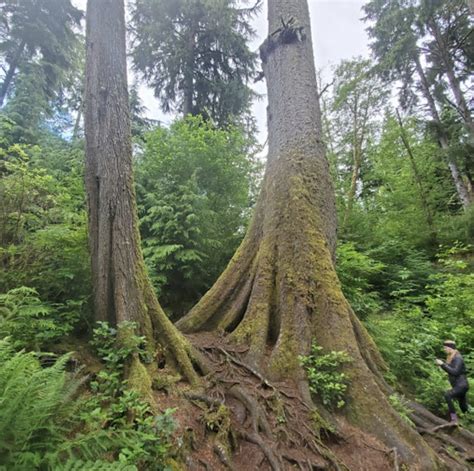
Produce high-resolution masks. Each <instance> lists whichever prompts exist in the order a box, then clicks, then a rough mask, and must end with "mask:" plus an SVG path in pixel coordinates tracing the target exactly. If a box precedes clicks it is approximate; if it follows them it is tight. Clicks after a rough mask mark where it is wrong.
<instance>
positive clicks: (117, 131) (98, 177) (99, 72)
mask: <svg viewBox="0 0 474 471" xmlns="http://www.w3.org/2000/svg"><path fill="white" fill-rule="evenodd" d="M86 45H87V56H86V81H85V93H84V97H85V99H84V101H85V103H84V104H85V110H84V121H85V137H86V168H85V183H86V191H87V199H88V210H89V247H90V253H91V262H92V279H93V286H94V311H95V319H96V320H98V321H108V322H110V323H112V324H114V325H117V324H119V323H121V322H123V321H132V322H135V323H136V324H137V327H138V332H139V333H140V334H141V335H144V336H145V337H146V339H147V346H148V349H149V352H150V354H154V352H155V346H156V342H157V341H158V342H159V343H161V345H162V346H163V347H164V348H165V349H166V351H167V352H168V359H169V360H170V361H171V362H172V363H173V364H175V365H176V366H177V367H178V369H179V370H180V371H181V372H182V373H183V374H184V375H185V376H186V377H187V378H188V379H189V380H190V381H192V382H195V381H196V380H197V375H196V373H195V371H194V368H193V366H192V363H191V356H190V355H191V354H192V348H191V347H190V345H189V344H188V343H187V341H186V340H185V339H184V338H183V337H182V336H181V335H180V334H179V332H178V331H177V330H176V329H175V328H174V326H173V325H172V324H171V322H170V321H169V319H168V318H167V317H166V315H165V313H164V312H163V310H162V309H161V307H160V305H159V303H158V301H157V299H156V296H155V294H154V292H153V288H152V285H151V282H150V280H149V279H148V276H147V274H146V270H145V264H144V260H143V255H142V252H141V249H140V235H139V232H138V216H137V208H136V202H135V192H134V185H133V174H132V145H131V129H130V115H129V114H130V113H129V100H128V87H127V72H126V51H125V21H124V4H123V0H88V4H87V32H86ZM134 364H135V367H136V368H139V365H140V364H139V363H138V364H137V363H136V362H135V363H134ZM141 370H144V367H143V366H142V367H141ZM137 387H138V388H140V387H143V385H140V384H138V385H137Z"/></svg>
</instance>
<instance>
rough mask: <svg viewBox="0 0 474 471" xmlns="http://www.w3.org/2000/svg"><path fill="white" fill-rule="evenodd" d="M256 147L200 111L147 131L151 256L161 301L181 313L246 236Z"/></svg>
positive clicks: (140, 173) (145, 186)
mask: <svg viewBox="0 0 474 471" xmlns="http://www.w3.org/2000/svg"><path fill="white" fill-rule="evenodd" d="M251 152H252V141H251V140H250V139H249V138H248V137H246V135H245V133H243V132H242V131H241V130H240V129H238V128H233V127H230V128H228V129H226V130H220V129H216V128H214V127H213V126H212V125H211V124H210V123H208V122H205V121H203V119H202V118H200V117H188V118H186V119H184V120H181V121H177V122H175V123H174V124H173V125H172V126H171V127H170V128H169V129H166V128H158V129H155V130H154V131H152V132H149V133H147V134H146V135H145V146H144V149H143V154H141V155H140V156H139V157H138V159H137V189H138V194H137V196H138V204H139V212H140V217H141V233H142V238H143V249H144V255H145V260H146V262H147V265H148V267H149V272H150V275H151V277H152V279H153V282H154V285H155V287H156V288H157V290H158V293H159V296H160V300H161V302H162V303H163V304H164V306H165V307H168V308H169V309H171V311H172V312H174V313H175V314H177V315H179V314H181V313H183V310H185V309H187V308H190V307H191V305H192V304H194V303H195V302H196V301H197V300H198V299H199V297H200V296H202V295H203V294H204V293H205V291H207V289H208V288H209V287H210V286H211V285H212V283H213V282H214V281H215V280H216V278H217V277H218V275H219V274H220V273H221V272H222V271H223V270H224V268H225V266H226V264H227V262H228V260H229V259H230V257H231V256H232V255H233V253H234V251H235V249H236V248H237V246H238V244H239V243H240V241H241V239H242V237H243V234H244V232H245V228H246V224H247V220H248V217H249V215H250V209H251V206H252V202H253V199H254V197H255V192H256V188H255V187H256V184H257V182H258V176H259V168H260V166H259V164H258V163H257V161H256V160H254V158H253V156H252V154H251ZM249 153H250V154H249Z"/></svg>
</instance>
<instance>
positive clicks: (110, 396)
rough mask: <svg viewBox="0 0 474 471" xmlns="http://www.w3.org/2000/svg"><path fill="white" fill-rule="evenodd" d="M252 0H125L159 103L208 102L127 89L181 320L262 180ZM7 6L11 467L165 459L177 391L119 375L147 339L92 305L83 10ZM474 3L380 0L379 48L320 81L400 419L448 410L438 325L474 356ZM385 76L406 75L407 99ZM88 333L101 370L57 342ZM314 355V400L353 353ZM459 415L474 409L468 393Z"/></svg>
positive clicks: (352, 287)
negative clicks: (161, 406) (161, 391)
mask: <svg viewBox="0 0 474 471" xmlns="http://www.w3.org/2000/svg"><path fill="white" fill-rule="evenodd" d="M259 3H260V2H256V7H255V9H252V7H251V6H247V7H246V8H240V9H239V8H238V5H237V2H233V1H222V2H221V1H219V2H207V1H197V0H193V1H179V2H176V1H165V0H160V1H153V2H152V1H148V0H147V1H145V0H141V1H136V2H135V4H134V9H133V11H132V17H133V25H132V30H133V31H132V33H133V41H134V52H133V60H134V64H135V67H136V69H137V70H139V71H140V72H141V73H142V74H143V76H144V77H145V80H146V81H147V82H148V83H149V84H151V85H152V86H153V88H154V91H155V94H156V95H157V96H158V97H159V98H160V100H161V106H162V108H163V109H165V110H172V109H174V110H179V111H188V112H189V114H191V115H194V116H187V117H185V118H183V119H175V120H174V121H173V122H172V124H171V125H170V126H169V127H160V126H157V124H156V122H153V121H152V120H149V119H147V117H146V116H144V111H145V109H144V106H143V104H142V103H141V101H140V97H139V90H140V88H139V84H137V85H136V86H134V87H133V88H132V90H131V94H130V95H131V100H130V101H131V115H132V120H133V124H134V126H133V135H134V139H135V146H134V151H135V156H134V165H135V171H136V172H135V184H136V193H137V202H138V209H139V216H140V231H141V237H142V248H143V252H144V256H145V262H146V265H147V269H148V273H149V275H150V277H151V279H152V282H153V284H154V287H155V289H156V291H157V293H158V295H159V298H160V302H161V303H162V304H163V306H164V307H165V309H166V312H167V313H168V315H169V316H170V317H171V318H172V319H173V320H175V319H177V318H179V317H180V316H181V315H183V314H184V313H185V312H186V311H187V310H188V309H189V308H190V307H191V306H192V305H193V304H194V303H195V302H196V301H197V300H198V299H199V298H200V297H201V296H202V295H203V294H204V293H205V292H206V291H207V289H208V288H209V287H210V286H211V285H212V284H213V282H214V281H215V280H216V278H217V277H218V275H219V274H220V273H221V272H222V271H223V270H224V268H225V267H226V265H227V263H228V261H229V260H230V258H231V257H232V255H233V253H234V252H235V250H236V248H237V247H238V245H239V243H240V242H241V240H242V237H243V235H244V233H245V229H246V226H247V224H248V222H249V219H250V217H251V213H252V207H253V204H254V201H255V199H256V195H257V192H258V187H259V183H260V178H261V162H259V160H258V159H257V157H256V154H257V151H258V149H257V146H256V145H255V140H254V137H253V136H252V134H251V133H249V132H248V129H245V126H242V124H241V123H242V121H243V119H241V118H242V117H243V116H244V115H245V112H246V111H247V110H248V106H249V103H250V98H251V96H252V92H251V90H250V88H249V80H250V79H251V78H253V77H254V75H255V70H256V65H255V55H254V54H253V53H252V52H250V49H249V46H248V39H249V38H250V37H251V35H252V29H251V26H250V23H249V20H250V18H251V17H252V15H253V14H254V13H255V12H256V10H257V9H258V5H259ZM0 8H1V9H2V14H3V16H2V21H1V22H0V61H1V65H2V68H3V69H4V73H3V75H2V77H1V85H2V90H0V106H1V102H2V101H3V100H4V102H5V106H3V108H1V109H0V469H1V470H3V469H5V470H6V469H8V470H24V469H55V470H82V469H87V470H94V469H101V470H107V469H110V470H112V469H114V470H115V469H117V470H124V471H125V470H126V471H132V470H136V469H152V470H153V469H157V470H158V469H164V468H165V467H166V466H167V465H169V464H170V463H171V461H169V460H170V459H171V456H172V455H173V453H174V451H176V450H178V448H179V447H178V446H177V444H176V443H174V442H173V434H174V433H175V424H174V420H173V415H172V411H167V412H165V413H164V414H163V415H155V412H153V411H152V409H151V408H150V406H149V404H147V402H146V401H145V400H144V398H143V397H140V396H139V394H137V393H136V392H133V391H132V390H131V389H130V388H129V387H128V386H129V385H127V383H125V382H124V381H123V375H124V371H125V370H126V368H127V367H128V366H129V364H130V362H131V361H132V359H133V358H135V357H139V358H141V359H142V360H143V363H147V362H149V361H150V358H147V356H146V354H145V349H144V339H143V338H141V337H136V336H131V337H130V338H129V342H128V343H127V344H125V345H124V344H123V343H121V339H120V338H119V337H120V335H119V333H120V329H127V328H130V327H131V326H127V325H122V326H110V325H108V324H106V323H103V324H100V325H92V321H91V319H92V316H91V312H90V310H91V309H90V298H91V294H92V290H93V287H92V286H91V279H90V278H91V277H90V261H89V255H88V248H87V217H86V208H85V206H86V205H85V197H84V186H83V160H84V151H83V142H82V140H81V138H80V133H79V132H78V130H79V128H80V121H81V119H80V118H81V93H82V81H81V73H82V72H81V71H82V68H83V64H82V63H83V57H84V51H83V42H82V41H81V38H80V36H79V35H78V32H77V31H76V28H78V26H79V24H80V19H81V17H82V14H81V12H79V11H78V10H76V9H75V8H74V7H72V6H71V4H70V2H69V1H63V0H61V1H57V0H48V1H44V2H35V1H0ZM466 8H467V3H466V2H465V1H462V0H456V1H452V2H416V1H411V0H410V1H408V0H407V1H398V2H393V1H388V0H371V1H369V2H367V5H366V7H365V12H366V15H367V18H366V20H367V22H368V23H367V24H368V26H369V32H370V35H371V38H372V46H371V47H372V50H373V60H368V59H360V58H356V59H353V60H348V61H344V62H342V63H341V64H340V65H339V66H338V67H337V68H336V69H335V71H334V83H333V86H332V87H329V88H328V89H327V90H326V91H325V93H324V94H323V95H322V97H321V99H322V105H323V107H322V108H323V110H324V116H323V123H324V137H325V141H326V144H327V150H328V155H329V159H330V164H331V170H332V173H333V177H334V183H335V185H334V186H335V189H336V194H337V205H338V207H337V209H338V214H339V219H340V231H339V239H340V240H339V245H338V249H337V272H338V276H339V280H340V282H341V284H342V288H343V291H344V294H345V296H346V297H347V299H348V300H349V302H350V303H351V305H352V307H353V308H354V311H355V312H356V314H357V315H358V316H359V318H360V319H362V320H363V321H364V323H365V325H366V326H367V327H368V329H369V331H370V333H371V334H372V336H373V337H374V339H375V341H376V343H377V344H378V347H379V348H380V350H381V352H382V355H383V356H384V358H385V360H386V361H387V363H388V365H389V367H390V371H389V372H388V374H387V380H388V381H389V382H390V384H391V385H392V386H393V387H394V389H395V390H396V393H394V395H393V396H392V397H391V399H390V400H391V402H392V404H393V405H394V407H395V408H396V409H397V410H398V411H399V413H400V414H401V415H402V417H404V418H405V419H406V420H407V421H408V420H409V418H408V415H409V412H410V411H409V410H408V408H407V400H408V399H416V400H417V401H419V402H421V403H422V404H424V405H425V406H427V407H428V408H429V409H430V410H431V411H433V412H434V413H435V414H438V415H440V416H444V415H445V413H446V406H445V402H444V399H443V392H444V391H445V390H447V389H448V387H449V384H448V382H447V377H446V374H445V373H444V372H443V371H441V370H440V369H439V368H437V367H436V365H435V363H434V360H435V358H443V357H444V353H443V351H442V343H443V341H444V340H446V339H448V338H449V339H453V340H455V341H456V343H457V345H458V346H459V349H460V351H461V352H462V354H463V356H464V358H465V361H466V364H467V366H468V371H469V375H471V376H472V371H474V334H473V330H472V325H473V322H474V275H473V267H474V249H473V246H472V244H473V241H474V205H472V203H471V204H469V201H467V200H465V199H463V197H462V194H461V193H460V191H459V184H460V182H461V183H462V185H463V186H464V189H465V190H466V191H467V193H466V194H467V195H468V197H471V198H472V194H473V192H472V175H473V168H472V165H473V162H474V160H473V159H472V155H473V149H474V146H473V141H472V121H470V116H469V115H468V114H466V109H465V108H463V107H464V106H468V105H467V104H468V103H469V101H470V100H469V98H470V97H469V93H468V89H467V87H466V84H467V80H468V71H470V68H471V67H472V64H471V61H472V38H473V35H472V34H469V31H470V28H472V25H471V23H470V22H469V20H468V15H467V14H466ZM51 12H54V14H53V13H51ZM436 35H437V38H438V40H437V41H436V40H435V36H436ZM190 40H192V41H194V46H195V47H194V56H193V57H190V56H189V55H188V53H189V52H190V51H189V50H188V47H187V45H188V42H189V41H190ZM158 43H159V47H158ZM169 51H172V52H173V54H170V53H169ZM446 51H448V52H449V53H450V55H449V57H451V59H452V62H449V61H447V56H446V54H445V53H446ZM175 52H176V54H174V53H175ZM418 59H420V61H421V62H420V61H419V60H418ZM420 64H421V66H422V68H421V70H420V67H419V66H420ZM10 70H11V77H10V76H9V75H8V74H9V73H10V72H9V71H10ZM453 74H454V75H453ZM386 80H390V81H391V82H393V83H395V81H398V82H396V83H399V84H400V85H401V86H402V87H401V90H400V93H399V94H398V97H397V98H399V100H400V107H401V109H399V110H397V109H396V108H395V107H394V103H395V101H394V100H393V99H392V100H390V99H389V98H388V89H387V82H386ZM190 83H192V84H193V88H192V89H190V88H189V86H188V85H189V84H190ZM187 84H188V85H187ZM457 86H458V88H456V87H457ZM458 92H459V93H460V94H459V93H458ZM186 100H188V103H187V104H186V102H185V101H186ZM466 103H467V104H466ZM404 110H409V113H408V114H409V117H407V114H404ZM433 110H434V112H433ZM209 118H212V119H209ZM234 118H239V119H234ZM73 123H76V126H75V130H74V131H73V129H72V128H73ZM229 123H238V124H237V125H231V124H229ZM453 168H454V169H457V171H458V174H459V180H458V181H456V180H455V179H453ZM468 199H469V198H468ZM466 201H467V203H466ZM471 201H472V200H471ZM90 337H92V338H93V341H92V346H94V347H95V350H93V349H92V347H91V345H90V344H89V339H90ZM76 349H77V350H80V349H85V350H86V351H87V352H89V356H90V357H93V358H95V360H96V362H97V363H98V364H99V366H98V368H96V369H95V370H94V371H93V372H89V374H90V375H91V376H90V377H87V378H86V374H85V372H83V371H82V370H81V369H80V368H79V369H78V368H77V366H78V365H77V362H85V363H86V367H87V368H89V367H90V366H91V365H90V364H87V363H88V361H87V359H84V358H83V357H80V356H79V355H76V353H77V352H76V353H74V352H73V353H71V354H67V355H66V356H64V355H62V353H63V352H65V351H69V350H76ZM58 352H59V353H58ZM88 358H89V357H88ZM89 360H90V358H89ZM301 361H302V363H303V365H304V366H305V368H306V371H307V373H308V379H309V382H310V385H311V391H312V393H313V394H314V395H315V397H316V399H317V400H319V401H320V402H322V403H324V404H325V405H326V406H328V407H329V408H333V409H337V408H338V407H342V406H343V405H344V393H345V391H346V389H347V388H350V384H348V383H347V378H346V376H345V374H344V369H350V364H347V363H346V356H345V355H344V352H323V351H322V350H321V349H320V347H318V346H317V345H314V346H313V350H312V353H311V355H310V356H308V357H305V358H302V359H301ZM96 366H97V365H96ZM77 370H78V371H77ZM473 390H474V384H473V383H472V379H471V391H473ZM470 395H471V402H472V392H471V393H470ZM405 398H406V399H405ZM212 420H214V419H212V417H211V418H210V419H209V423H210V424H211V425H209V428H212V427H213V426H212ZM462 421H463V424H465V425H470V424H471V425H472V421H473V419H472V412H470V413H468V414H467V415H466V416H464V417H463V418H462Z"/></svg>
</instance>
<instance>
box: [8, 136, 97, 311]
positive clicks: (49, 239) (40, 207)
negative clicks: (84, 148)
mask: <svg viewBox="0 0 474 471" xmlns="http://www.w3.org/2000/svg"><path fill="white" fill-rule="evenodd" d="M59 154H60V157H61V158H63V165H65V163H64V162H68V168H67V169H63V171H59V170H58V169H56V171H55V172H53V170H52V169H49V168H45V167H44V165H46V161H45V159H49V158H50V157H48V152H47V151H45V150H43V149H42V148H40V147H39V146H25V145H18V144H16V145H13V146H11V147H9V148H7V149H6V150H5V149H0V172H1V177H2V178H0V263H2V266H3V268H4V270H1V271H0V292H5V291H8V290H10V289H14V288H17V287H19V286H28V287H30V288H34V289H36V290H37V292H38V293H39V295H40V297H41V299H44V300H47V301H48V302H50V303H61V304H69V308H70V307H71V306H72V305H74V310H76V311H80V312H81V316H82V317H85V316H86V314H87V299H88V296H89V293H90V292H91V283H90V268H89V257H88V254H87V234H86V213H85V208H84V190H83V183H82V181H83V179H82V176H81V172H80V171H79V170H78V168H77V167H78V165H79V163H78V162H79V155H77V151H76V150H74V151H73V150H67V149H63V150H62V151H61V152H60V153H59ZM56 157H57V158H59V157H58V156H56ZM69 308H68V309H69Z"/></svg>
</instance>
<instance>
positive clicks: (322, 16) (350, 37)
mask: <svg viewBox="0 0 474 471" xmlns="http://www.w3.org/2000/svg"><path fill="white" fill-rule="evenodd" d="M73 3H74V4H75V5H76V6H77V7H79V8H81V9H85V5H86V0H73ZM264 3H265V7H264V9H263V10H262V12H261V13H260V15H259V16H258V18H256V19H255V21H254V27H255V29H256V30H257V37H256V38H255V40H254V41H253V42H252V44H251V47H252V49H254V50H257V49H258V47H259V46H260V44H261V43H262V42H263V40H264V39H265V37H266V35H267V24H266V23H267V12H266V2H264ZM308 3H309V9H310V15H311V28H312V35H313V42H314V53H315V61H316V68H317V70H318V71H320V72H321V74H322V77H323V82H325V81H326V82H327V81H329V80H330V77H331V69H332V68H333V67H334V66H335V65H337V64H338V63H339V62H340V61H341V60H342V59H350V58H352V57H356V56H368V54H369V51H368V38H367V34H366V32H365V25H364V23H363V22H362V21H361V20H360V18H361V17H362V11H361V8H362V5H363V4H364V3H365V0H308ZM257 91H258V93H260V94H263V95H264V94H265V93H266V90H265V85H264V82H263V81H262V82H259V83H258V87H257ZM140 95H141V97H142V99H143V101H144V105H145V106H146V107H147V109H148V116H149V117H150V118H154V119H159V120H160V121H162V122H164V123H170V122H171V121H172V119H173V116H171V115H163V113H161V111H160V110H159V106H158V102H157V101H156V100H155V98H154V97H153V93H152V91H151V90H150V89H147V88H146V87H142V88H141V92H140ZM253 110H254V114H255V117H256V118H257V124H258V128H259V140H260V142H262V143H263V142H264V141H265V139H266V117H265V110H266V100H265V99H263V100H260V101H258V102H256V103H255V104H254V106H253Z"/></svg>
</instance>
